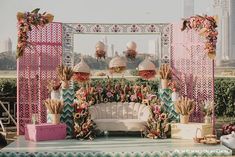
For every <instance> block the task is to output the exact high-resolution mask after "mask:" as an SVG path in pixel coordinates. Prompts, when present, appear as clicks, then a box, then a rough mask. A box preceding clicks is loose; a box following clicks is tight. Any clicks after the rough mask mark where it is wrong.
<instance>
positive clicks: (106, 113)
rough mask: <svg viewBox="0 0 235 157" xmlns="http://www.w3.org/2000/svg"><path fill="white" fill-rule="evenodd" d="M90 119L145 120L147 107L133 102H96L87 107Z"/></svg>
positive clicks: (148, 113)
mask: <svg viewBox="0 0 235 157" xmlns="http://www.w3.org/2000/svg"><path fill="white" fill-rule="evenodd" d="M89 110H90V113H91V116H92V119H141V120H145V121H147V119H148V117H149V115H150V110H149V107H148V106H146V105H144V104H140V103H134V102H130V103H128V102H124V103H122V102H117V103H116V102H112V103H101V104H96V105H94V106H92V107H90V108H89Z"/></svg>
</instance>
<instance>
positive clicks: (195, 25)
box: [181, 15, 218, 59]
mask: <svg viewBox="0 0 235 157" xmlns="http://www.w3.org/2000/svg"><path fill="white" fill-rule="evenodd" d="M216 27H217V24H216V18H215V17H213V16H207V15H204V16H200V15H196V16H192V17H190V18H188V19H185V20H184V21H183V27H182V29H181V30H182V31H184V30H185V29H188V30H189V29H193V30H195V31H197V32H199V35H201V36H203V37H205V39H206V41H205V51H206V53H207V55H208V57H209V58H210V59H215V56H216V42H217V36H218V32H217V30H216Z"/></svg>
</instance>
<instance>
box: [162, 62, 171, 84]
mask: <svg viewBox="0 0 235 157" xmlns="http://www.w3.org/2000/svg"><path fill="white" fill-rule="evenodd" d="M159 74H160V78H161V79H163V80H164V79H166V80H170V79H171V78H172V70H171V67H170V65H169V64H162V65H161V66H160V69H159Z"/></svg>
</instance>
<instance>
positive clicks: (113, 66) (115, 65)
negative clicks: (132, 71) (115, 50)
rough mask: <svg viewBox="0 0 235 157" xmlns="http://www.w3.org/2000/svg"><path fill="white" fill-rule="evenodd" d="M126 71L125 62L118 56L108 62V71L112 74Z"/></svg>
mask: <svg viewBox="0 0 235 157" xmlns="http://www.w3.org/2000/svg"><path fill="white" fill-rule="evenodd" d="M125 70H126V61H125V59H123V58H122V57H120V56H119V55H118V54H116V56H115V57H114V58H113V59H112V60H111V61H110V62H109V71H110V73H111V74H113V73H122V72H123V71H125Z"/></svg>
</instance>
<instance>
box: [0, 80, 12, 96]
mask: <svg viewBox="0 0 235 157" xmlns="http://www.w3.org/2000/svg"><path fill="white" fill-rule="evenodd" d="M0 96H10V97H16V79H0Z"/></svg>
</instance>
